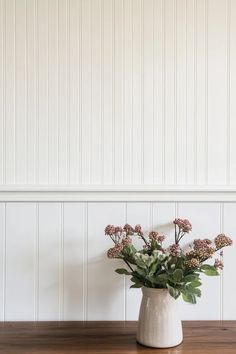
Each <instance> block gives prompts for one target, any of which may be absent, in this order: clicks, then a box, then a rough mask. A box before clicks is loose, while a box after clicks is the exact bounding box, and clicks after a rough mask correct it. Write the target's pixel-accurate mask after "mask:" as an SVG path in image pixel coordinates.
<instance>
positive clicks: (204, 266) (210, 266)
mask: <svg viewBox="0 0 236 354" xmlns="http://www.w3.org/2000/svg"><path fill="white" fill-rule="evenodd" d="M214 269H215V267H214V266H212V265H210V264H203V265H202V266H201V270H203V271H204V270H214Z"/></svg>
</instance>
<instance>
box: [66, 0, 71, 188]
mask: <svg viewBox="0 0 236 354" xmlns="http://www.w3.org/2000/svg"><path fill="white" fill-rule="evenodd" d="M69 19H70V1H69V0H66V131H67V155H66V159H67V164H66V168H67V184H70V180H71V171H70V165H71V164H70V160H71V156H70V154H71V149H70V131H71V129H70V116H71V110H70V84H71V82H70V27H69Z"/></svg>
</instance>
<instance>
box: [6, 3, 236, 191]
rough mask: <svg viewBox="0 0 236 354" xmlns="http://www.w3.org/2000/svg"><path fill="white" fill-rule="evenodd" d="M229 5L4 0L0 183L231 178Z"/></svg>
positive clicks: (235, 162) (235, 144) (233, 13)
mask: <svg viewBox="0 0 236 354" xmlns="http://www.w3.org/2000/svg"><path fill="white" fill-rule="evenodd" d="M235 18H236V2H235V1H231V0H0V185H12V184H14V185H22V184H28V185H45V184H46V185H67V184H69V185H131V184H135V185H151V186H152V185H160V186H162V185H173V186H178V185H203V186H214V185H222V186H224V185H228V186H230V185H235V184H236V155H235V151H236V139H235V134H236V119H235V115H236V101H235V99H234V97H235V95H236V41H235V37H236V23H235V21H234V19H235Z"/></svg>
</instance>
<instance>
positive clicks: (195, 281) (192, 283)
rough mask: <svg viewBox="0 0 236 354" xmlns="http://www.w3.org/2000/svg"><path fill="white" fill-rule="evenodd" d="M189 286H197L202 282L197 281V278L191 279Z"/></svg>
mask: <svg viewBox="0 0 236 354" xmlns="http://www.w3.org/2000/svg"><path fill="white" fill-rule="evenodd" d="M190 285H191V287H193V288H197V287H198V286H201V285H202V283H201V282H200V281H199V280H193V281H192V282H191V283H190Z"/></svg>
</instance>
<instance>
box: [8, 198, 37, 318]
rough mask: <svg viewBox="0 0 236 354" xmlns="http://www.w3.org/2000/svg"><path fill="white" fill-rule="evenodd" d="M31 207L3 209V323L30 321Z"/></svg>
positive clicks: (22, 204) (32, 245)
mask: <svg viewBox="0 0 236 354" xmlns="http://www.w3.org/2000/svg"><path fill="white" fill-rule="evenodd" d="M34 210H35V206H34V204H33V203H31V204H30V203H10V204H7V206H6V226H5V227H6V280H5V287H6V289H5V296H6V298H5V319H6V320H7V321H11V320H15V321H17V320H18V321H19V320H21V321H24V320H28V321H33V319H34V281H33V280H34V233H35V213H34Z"/></svg>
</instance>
